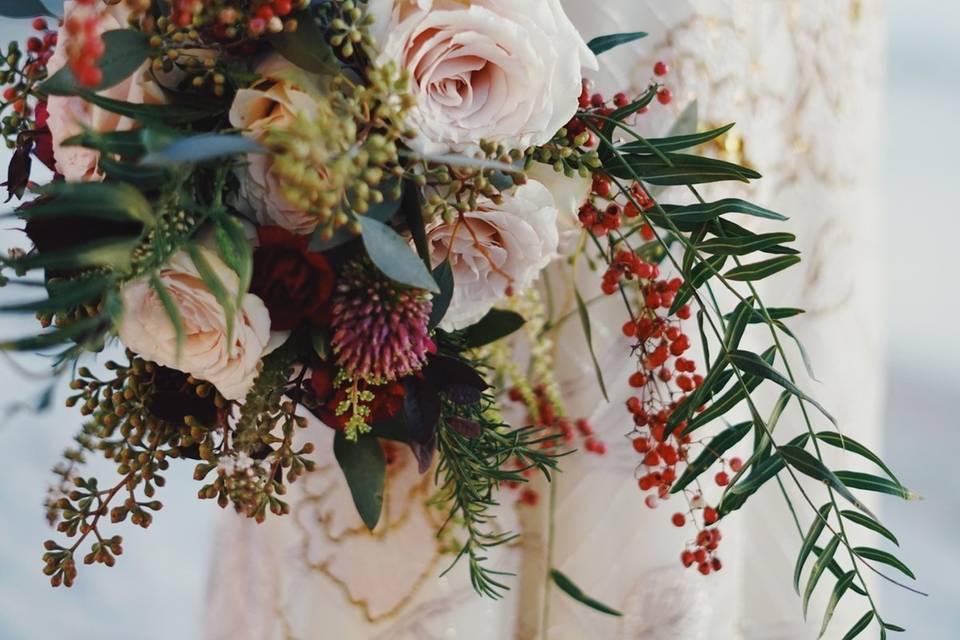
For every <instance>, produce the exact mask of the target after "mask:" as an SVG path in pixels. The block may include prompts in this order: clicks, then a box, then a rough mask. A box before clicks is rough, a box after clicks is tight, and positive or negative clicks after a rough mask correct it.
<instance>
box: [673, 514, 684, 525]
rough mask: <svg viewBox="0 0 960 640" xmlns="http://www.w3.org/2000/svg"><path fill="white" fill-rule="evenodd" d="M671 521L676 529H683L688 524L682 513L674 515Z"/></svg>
mask: <svg viewBox="0 0 960 640" xmlns="http://www.w3.org/2000/svg"><path fill="white" fill-rule="evenodd" d="M670 520H671V522H673V526H675V527H682V526H683V525H685V524H687V519H686V517H685V516H684V515H683V514H682V513H675V514H673V517H672V518H671V519H670Z"/></svg>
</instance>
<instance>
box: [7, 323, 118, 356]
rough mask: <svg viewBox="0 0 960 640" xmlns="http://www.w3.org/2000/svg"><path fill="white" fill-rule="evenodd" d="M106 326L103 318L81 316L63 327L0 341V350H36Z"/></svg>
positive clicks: (68, 340) (76, 337)
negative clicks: (81, 317)
mask: <svg viewBox="0 0 960 640" xmlns="http://www.w3.org/2000/svg"><path fill="white" fill-rule="evenodd" d="M106 328H107V325H105V323H104V320H103V318H99V317H97V318H83V319H81V320H77V321H75V322H71V323H70V324H68V325H66V326H65V327H62V328H59V329H54V330H53V331H47V332H44V333H41V334H38V335H32V336H27V337H25V338H20V339H18V340H6V341H3V342H0V351H37V350H40V349H46V348H48V347H52V346H55V345H58V344H62V343H64V342H71V341H73V340H77V339H79V338H81V337H83V336H85V335H87V334H89V333H91V332H95V331H102V330H105V329H106Z"/></svg>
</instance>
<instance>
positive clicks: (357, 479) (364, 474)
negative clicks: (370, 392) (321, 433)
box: [333, 431, 387, 531]
mask: <svg viewBox="0 0 960 640" xmlns="http://www.w3.org/2000/svg"><path fill="white" fill-rule="evenodd" d="M333 454H334V456H335V457H336V458H337V463H339V465H340V469H342V470H343V475H344V477H345V478H346V479H347V486H349V487H350V495H351V496H353V503H354V504H355V505H356V507H357V512H358V513H359V514H360V519H361V520H363V524H365V525H367V528H368V529H370V530H371V531H373V530H374V529H375V528H376V526H377V523H378V522H379V521H380V513H381V512H382V511H383V492H384V481H385V479H386V471H387V461H386V458H385V457H384V455H383V449H382V448H381V447H380V442H379V440H377V438H374V437H372V436H361V437H360V438H359V439H358V440H357V441H356V442H350V441H349V440H347V438H346V436H345V435H344V434H343V432H342V431H338V432H337V435H336V436H334V439H333Z"/></svg>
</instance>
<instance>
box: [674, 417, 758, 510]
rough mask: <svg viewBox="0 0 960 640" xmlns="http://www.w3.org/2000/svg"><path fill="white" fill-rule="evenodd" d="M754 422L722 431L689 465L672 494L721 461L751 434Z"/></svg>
mask: <svg viewBox="0 0 960 640" xmlns="http://www.w3.org/2000/svg"><path fill="white" fill-rule="evenodd" d="M751 426H753V423H752V422H742V423H740V424H736V425H734V426H732V427H728V428H727V429H724V430H723V431H721V432H720V433H719V434H718V435H717V436H716V437H714V438H713V440H711V441H710V442H709V443H708V444H707V445H706V446H704V448H703V451H702V452H700V455H699V456H697V459H696V460H694V461H693V462H691V463H690V464H689V465H687V468H686V470H685V471H684V472H683V475H681V476H680V478H679V479H678V480H677V481H676V482H675V483H674V484H673V487H672V488H671V489H670V493H677V492H678V491H682V490H683V488H684V487H686V486H687V485H688V484H690V483H691V482H693V481H694V480H696V479H697V477H699V476H700V474H702V473H704V472H705V471H706V470H707V469H709V468H710V466H711V465H712V464H713V463H714V462H716V461H717V460H719V459H720V457H721V456H722V455H723V454H724V453H725V452H726V451H727V450H729V449H730V447H732V446H734V445H735V444H737V443H738V442H740V441H741V440H743V438H744V436H746V435H747V434H748V433H749V432H750V427H751Z"/></svg>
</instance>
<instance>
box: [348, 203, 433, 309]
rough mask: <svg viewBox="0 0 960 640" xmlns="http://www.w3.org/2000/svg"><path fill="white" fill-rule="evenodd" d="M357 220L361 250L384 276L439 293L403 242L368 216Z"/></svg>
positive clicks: (394, 232)
mask: <svg viewBox="0 0 960 640" xmlns="http://www.w3.org/2000/svg"><path fill="white" fill-rule="evenodd" d="M359 219H360V224H361V225H362V226H363V246H364V247H365V248H366V249H367V254H368V255H369V256H370V259H371V260H373V263H374V264H375V265H376V266H377V268H378V269H380V271H382V272H383V274H384V275H385V276H387V277H388V278H390V279H391V280H393V281H395V282H399V283H400V284H405V285H408V286H411V287H416V288H418V289H425V290H427V291H430V292H431V293H440V288H439V287H438V286H437V283H436V282H435V281H434V279H433V276H431V275H430V272H429V271H427V268H426V266H424V264H423V262H422V261H421V260H420V258H419V257H417V254H415V253H414V252H413V250H412V249H411V248H410V245H409V244H407V241H406V240H404V239H403V238H402V237H401V236H400V235H399V234H398V233H397V232H396V231H394V230H393V229H391V228H390V227H389V226H387V225H385V224H384V223H382V222H380V221H378V220H375V219H373V218H370V217H367V216H360V218H359Z"/></svg>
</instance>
